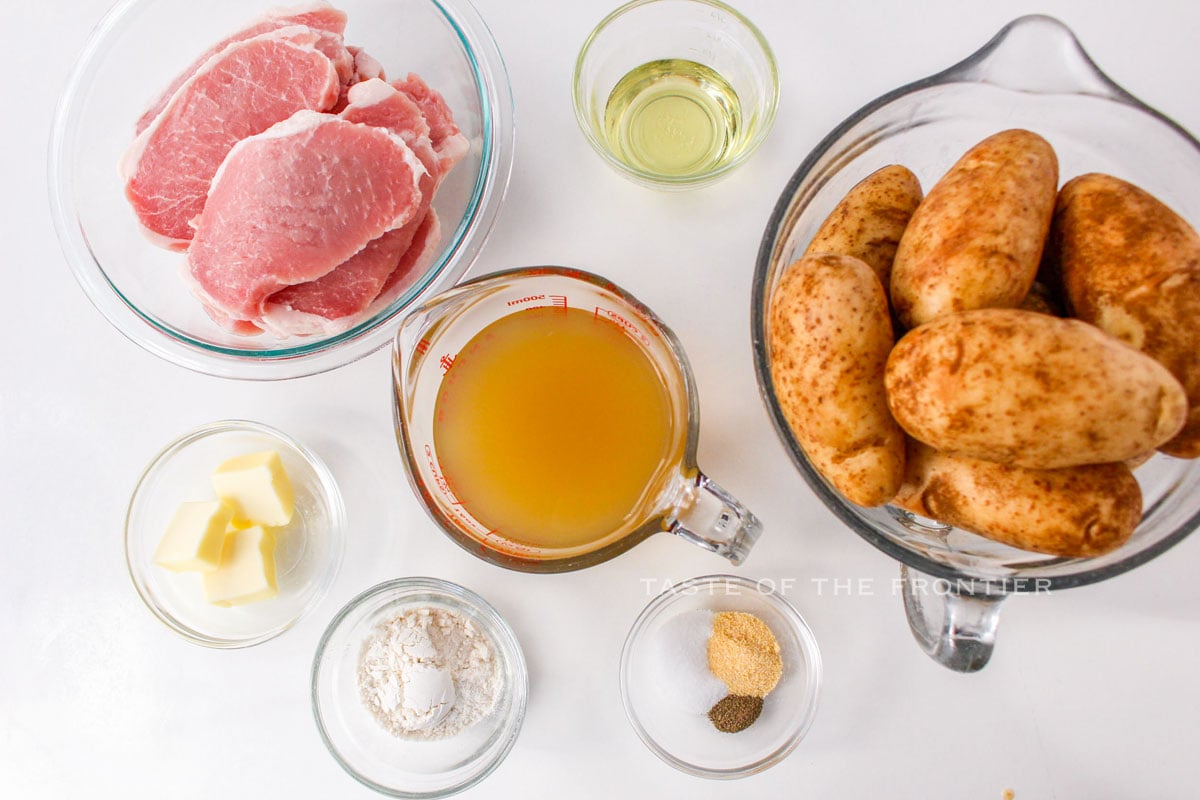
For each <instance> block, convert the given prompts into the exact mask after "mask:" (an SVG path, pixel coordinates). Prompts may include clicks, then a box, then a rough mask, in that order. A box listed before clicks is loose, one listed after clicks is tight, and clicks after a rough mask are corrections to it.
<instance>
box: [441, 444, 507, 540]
mask: <svg viewBox="0 0 1200 800" xmlns="http://www.w3.org/2000/svg"><path fill="white" fill-rule="evenodd" d="M425 463H426V466H427V467H428V468H429V475H430V477H431V478H432V479H433V485H434V487H435V488H436V489H437V490H438V492H439V493H440V494H441V495H442V498H443V499H444V500H445V502H446V505H448V506H449V508H446V509H445V511H446V514H447V516H449V517H450V518H451V520H453V521H456V522H458V523H461V525H462V526H465V527H466V528H467V529H468V531H472V530H473V531H474V532H475V535H477V536H478V535H481V534H480V533H479V532H480V531H483V533H482V535H483V536H485V537H486V536H490V535H492V534H493V533H495V532H496V531H495V529H491V530H489V529H488V528H486V527H485V526H484V525H483V524H482V523H481V522H480V521H479V520H477V519H475V517H473V516H471V513H470V512H469V511H467V509H466V508H465V507H464V506H463V504H462V501H461V500H459V499H458V497H456V496H455V494H454V490H453V489H451V488H450V481H449V480H448V479H447V478H446V475H445V473H443V472H442V471H441V470H439V469H438V466H439V465H438V461H437V456H435V455H434V453H433V446H432V445H429V444H426V445H425Z"/></svg>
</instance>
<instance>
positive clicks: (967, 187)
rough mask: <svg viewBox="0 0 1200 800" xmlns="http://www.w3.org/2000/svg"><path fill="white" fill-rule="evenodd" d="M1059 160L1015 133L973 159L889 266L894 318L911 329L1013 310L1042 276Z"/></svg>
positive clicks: (925, 212) (936, 189)
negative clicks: (956, 315)
mask: <svg viewBox="0 0 1200 800" xmlns="http://www.w3.org/2000/svg"><path fill="white" fill-rule="evenodd" d="M1057 189H1058V159H1057V157H1056V156H1055V154H1054V148H1052V147H1051V146H1050V144H1049V143H1048V142H1047V141H1046V140H1045V139H1043V138H1042V137H1041V136H1038V135H1037V134H1036V133H1031V132H1030V131H1026V130H1021V129H1014V130H1008V131H1001V132H1000V133H997V134H994V135H992V136H989V137H988V138H986V139H984V140H983V141H982V142H980V143H979V144H977V145H975V146H974V147H972V148H971V149H970V150H968V151H967V153H966V154H965V155H963V157H962V158H960V159H959V160H958V162H957V163H955V164H954V166H953V167H951V168H950V171H949V172H947V173H946V174H945V176H943V177H942V179H941V180H940V181H938V182H937V183H936V184H935V185H934V186H933V188H932V189H930V190H929V194H928V195H926V197H925V199H924V200H923V201H922V202H921V205H920V206H919V207H918V208H917V210H916V212H915V213H914V214H913V217H912V219H911V220H910V221H909V223H908V227H907V228H906V229H905V231H904V235H903V237H901V239H900V245H899V248H898V249H897V251H896V260H895V263H894V264H893V266H892V277H891V286H890V291H891V299H892V307H893V310H894V311H895V313H896V317H897V318H898V319H899V320H900V322H901V323H902V324H903V325H904V326H905V327H906V328H914V327H916V326H917V325H920V324H922V323H925V322H929V321H930V320H932V319H935V318H937V317H939V316H941V315H942V314H949V313H952V312H955V311H966V310H970V309H976V308H1013V307H1016V306H1017V305H1019V304H1020V303H1021V301H1022V300H1023V299H1024V298H1025V295H1026V294H1027V293H1028V291H1029V287H1030V286H1031V285H1032V284H1033V280H1034V277H1035V276H1036V275H1037V270H1038V264H1039V262H1040V261H1041V257H1042V248H1043V246H1044V244H1045V241H1046V234H1047V231H1049V229H1050V220H1051V216H1052V214H1053V212H1054V199H1055V194H1056V192H1057Z"/></svg>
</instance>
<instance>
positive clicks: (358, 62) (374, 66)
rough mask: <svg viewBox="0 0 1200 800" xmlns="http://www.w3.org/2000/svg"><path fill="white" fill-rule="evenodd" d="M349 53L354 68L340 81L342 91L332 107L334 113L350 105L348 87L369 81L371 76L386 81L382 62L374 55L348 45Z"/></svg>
mask: <svg viewBox="0 0 1200 800" xmlns="http://www.w3.org/2000/svg"><path fill="white" fill-rule="evenodd" d="M346 50H348V51H349V52H350V55H351V56H353V58H354V70H353V72H351V73H350V80H348V81H343V82H342V93H341V95H340V96H339V97H338V101H337V105H335V106H334V107H333V111H334V113H341V112H342V111H344V110H345V108H346V106H348V105H350V89H352V88H353V87H354V86H356V85H357V84H359V83H362V82H363V81H369V80H371V79H373V78H379V79H380V80H383V81H386V80H387V75H386V74H385V73H384V71H383V64H380V63H379V60H378V59H376V58H375V56H373V55H371V54H370V53H368V52H367V51H366V50H363V49H362V48H361V47H354V46H353V45H350V46H348V47H347V48H346Z"/></svg>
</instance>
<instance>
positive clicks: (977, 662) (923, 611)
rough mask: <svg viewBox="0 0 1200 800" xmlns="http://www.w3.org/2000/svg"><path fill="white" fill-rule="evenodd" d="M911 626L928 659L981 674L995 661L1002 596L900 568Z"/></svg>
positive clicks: (961, 670) (905, 610)
mask: <svg viewBox="0 0 1200 800" xmlns="http://www.w3.org/2000/svg"><path fill="white" fill-rule="evenodd" d="M900 581H901V583H902V584H903V590H904V612H905V614H906V615H907V616H908V627H909V628H910V629H912V633H913V637H914V638H915V639H916V640H917V644H919V645H920V646H921V649H922V650H924V651H925V653H926V655H928V656H929V657H930V658H932V659H933V660H934V661H936V662H938V663H939V664H941V665H942V666H943V667H946V668H947V669H952V670H954V671H955V672H978V671H979V670H981V669H983V668H984V666H985V665H986V664H987V663H988V659H990V658H991V657H992V649H993V648H994V647H995V645H996V626H997V624H998V623H999V622H1000V602H1001V601H1002V600H1003V599H1004V598H1005V597H1006V595H1004V594H1002V593H997V594H992V593H983V592H970V591H963V590H960V589H959V588H958V587H956V586H954V585H953V584H951V583H950V582H949V581H945V580H942V579H940V578H933V577H930V576H928V575H926V574H924V573H923V572H918V571H917V570H915V569H909V568H908V566H907V565H901V567H900Z"/></svg>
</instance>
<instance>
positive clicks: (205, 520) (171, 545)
mask: <svg viewBox="0 0 1200 800" xmlns="http://www.w3.org/2000/svg"><path fill="white" fill-rule="evenodd" d="M232 518H233V509H232V508H231V507H230V506H228V505H226V504H225V503H222V502H221V501H220V500H203V501H201V502H197V503H182V504H181V505H180V506H179V508H177V509H175V514H174V516H172V517H171V522H170V523H169V524H168V525H167V531H166V533H164V534H163V537H162V540H161V541H159V543H158V549H156V550H155V551H154V563H156V564H158V565H159V566H160V567H165V568H166V569H169V570H171V571H172V572H188V571H192V572H215V571H216V570H217V568H218V567H219V566H220V564H221V550H222V549H223V548H224V546H225V529H226V528H227V527H228V526H229V523H230V520H231V519H232Z"/></svg>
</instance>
